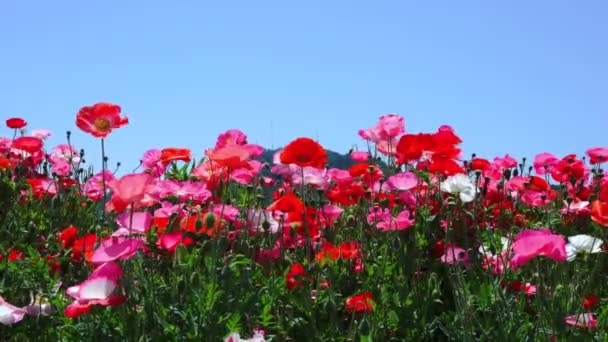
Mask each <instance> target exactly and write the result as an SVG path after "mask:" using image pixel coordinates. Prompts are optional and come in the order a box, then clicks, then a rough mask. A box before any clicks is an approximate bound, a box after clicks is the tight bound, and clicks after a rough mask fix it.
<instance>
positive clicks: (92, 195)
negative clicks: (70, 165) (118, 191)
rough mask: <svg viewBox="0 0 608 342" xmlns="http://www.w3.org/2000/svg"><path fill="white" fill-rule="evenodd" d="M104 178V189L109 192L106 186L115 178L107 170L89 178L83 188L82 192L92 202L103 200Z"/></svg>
mask: <svg viewBox="0 0 608 342" xmlns="http://www.w3.org/2000/svg"><path fill="white" fill-rule="evenodd" d="M104 177H105V182H106V187H107V189H108V190H109V189H110V188H109V187H108V184H109V183H110V182H114V181H115V180H116V178H114V175H113V174H112V172H110V171H109V170H104V171H103V172H100V173H98V174H96V175H95V176H93V177H91V178H90V179H89V180H88V181H87V182H86V184H85V186H84V192H85V193H86V194H87V197H88V198H89V199H90V200H92V201H100V200H101V199H102V198H103V179H104Z"/></svg>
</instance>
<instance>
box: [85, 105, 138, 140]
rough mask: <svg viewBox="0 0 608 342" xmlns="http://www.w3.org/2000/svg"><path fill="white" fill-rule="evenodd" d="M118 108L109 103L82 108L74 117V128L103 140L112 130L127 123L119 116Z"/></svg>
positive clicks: (127, 120)
mask: <svg viewBox="0 0 608 342" xmlns="http://www.w3.org/2000/svg"><path fill="white" fill-rule="evenodd" d="M120 111H121V109H120V106H118V105H115V104H111V103H96V104H94V105H93V106H86V107H82V108H81V109H80V111H79V112H78V114H77V115H76V126H78V128H80V129H81V130H83V131H85V132H87V133H90V134H92V135H93V136H94V137H97V138H105V137H107V136H108V134H110V133H111V132H112V130H113V129H115V128H119V127H122V126H124V125H126V124H128V123H129V119H128V118H126V117H121V116H120Z"/></svg>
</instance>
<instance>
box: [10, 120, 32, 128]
mask: <svg viewBox="0 0 608 342" xmlns="http://www.w3.org/2000/svg"><path fill="white" fill-rule="evenodd" d="M25 126H27V122H26V121H25V120H23V119H22V118H10V119H8V120H6V127H8V128H13V129H19V128H23V127H25Z"/></svg>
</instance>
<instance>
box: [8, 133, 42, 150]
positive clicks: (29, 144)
mask: <svg viewBox="0 0 608 342" xmlns="http://www.w3.org/2000/svg"><path fill="white" fill-rule="evenodd" d="M42 145H43V143H42V140H40V139H38V138H34V137H19V138H17V139H15V140H13V145H12V147H13V148H16V149H18V150H22V151H25V152H28V153H36V152H38V151H40V149H41V148H42Z"/></svg>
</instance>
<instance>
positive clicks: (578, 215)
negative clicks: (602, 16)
mask: <svg viewBox="0 0 608 342" xmlns="http://www.w3.org/2000/svg"><path fill="white" fill-rule="evenodd" d="M128 122H129V120H128V119H127V118H126V117H122V116H121V108H120V107H119V106H117V105H114V104H109V103H98V104H95V105H92V106H87V107H84V108H82V109H81V110H80V111H79V112H78V114H77V119H76V125H77V126H78V127H79V128H80V129H82V130H83V131H84V132H87V133H90V134H91V135H93V136H94V137H97V138H101V139H105V138H107V137H108V136H109V134H110V133H111V132H112V131H113V130H114V129H118V128H120V127H123V126H125V125H126V124H128ZM6 124H7V126H8V127H9V128H11V129H14V130H15V136H14V137H13V138H12V139H11V138H0V169H3V170H12V169H15V168H16V167H17V166H23V167H26V168H28V170H29V171H28V172H27V173H25V175H26V177H27V182H28V184H29V185H30V187H31V189H30V191H25V192H23V194H22V195H23V200H28V198H30V197H31V200H35V199H40V198H46V197H53V196H56V195H58V194H59V193H61V192H62V191H71V190H70V189H77V190H78V192H79V194H80V196H82V198H83V201H89V202H95V203H102V204H103V205H104V206H105V207H104V210H105V212H106V213H107V214H109V215H113V216H114V217H116V220H115V223H116V224H115V227H116V229H115V230H113V231H111V232H109V236H107V237H103V238H102V235H101V234H98V232H97V233H90V232H89V233H84V231H85V229H83V230H80V229H79V228H78V227H75V226H73V225H72V226H69V227H57V232H56V235H57V239H58V241H60V244H61V247H62V248H63V249H64V250H68V251H71V254H70V255H71V257H72V259H73V262H76V263H79V262H84V263H87V264H89V265H90V267H91V270H92V271H91V273H90V275H89V277H88V278H87V279H86V280H84V281H83V282H82V283H80V284H78V285H72V286H71V287H69V288H67V290H66V291H65V293H66V294H67V295H68V296H69V297H71V298H73V299H74V301H73V302H72V303H71V304H69V305H67V306H66V308H65V311H64V313H65V315H66V316H68V317H71V318H77V317H79V316H80V315H82V314H86V313H89V312H90V310H91V308H92V307H93V306H96V305H101V306H118V305H121V304H123V303H124V302H125V301H126V300H127V298H126V294H124V293H117V292H120V291H118V290H117V289H119V283H120V281H121V278H122V275H123V271H122V269H121V267H120V264H119V261H121V260H129V259H131V258H133V257H134V256H136V255H138V253H142V254H144V255H146V256H150V257H158V256H159V255H160V256H168V257H171V256H172V255H173V254H174V252H175V251H176V248H177V247H178V246H179V245H182V246H185V247H188V246H196V244H197V243H196V240H195V239H193V238H192V235H206V236H207V237H209V238H211V239H214V238H218V236H227V237H228V239H229V240H230V241H235V240H237V239H239V237H240V236H241V235H245V234H246V235H247V236H259V235H273V236H276V239H275V240H274V241H275V244H274V245H273V246H270V247H266V248H262V247H259V248H258V249H257V250H256V252H255V261H256V262H258V263H261V264H266V263H272V262H273V261H277V260H280V259H282V258H283V257H284V255H285V254H284V253H285V251H290V250H291V251H293V250H297V249H304V248H306V249H312V250H313V251H314V253H312V254H311V255H309V258H308V259H306V260H300V262H294V263H293V264H292V265H291V266H290V267H289V268H288V269H287V270H285V271H286V273H285V284H286V287H287V289H288V290H289V291H298V290H300V289H301V288H303V287H304V285H305V284H306V283H307V282H311V281H312V279H313V277H311V276H310V275H309V274H308V273H309V268H308V267H307V265H310V264H311V263H315V264H316V265H318V266H319V267H324V266H326V265H328V264H330V263H332V262H337V261H338V260H341V261H343V262H345V263H347V264H348V265H349V267H350V268H351V270H352V272H353V273H355V274H360V273H361V272H362V271H363V270H365V267H366V265H365V254H366V250H364V248H363V244H362V243H361V241H356V240H353V239H348V240H343V241H336V240H333V239H330V238H328V234H326V232H327V231H328V230H329V229H332V228H336V225H337V224H338V222H344V221H346V220H348V219H349V218H347V217H345V216H347V215H346V214H345V213H347V214H348V215H350V216H351V218H350V220H354V221H356V222H363V223H364V227H365V228H364V229H368V230H372V231H376V232H382V233H387V234H388V233H390V232H402V231H407V230H409V229H412V227H415V226H416V225H424V224H425V222H421V220H420V212H421V211H423V210H424V211H425V212H428V213H430V215H432V218H431V219H429V220H427V221H428V222H430V221H431V220H437V222H438V225H439V226H440V227H441V230H440V231H439V232H438V233H437V234H436V235H435V237H436V239H437V240H436V241H434V242H433V245H432V255H433V259H432V261H433V262H437V263H442V264H444V265H445V267H462V268H469V267H475V266H479V267H483V268H485V269H486V270H487V272H490V273H491V274H493V275H495V276H499V275H501V274H504V273H505V272H508V271H511V272H516V271H517V270H519V269H521V268H524V267H526V265H527V264H528V263H529V262H530V261H531V260H533V259H535V258H538V257H546V258H549V259H552V260H554V261H555V262H568V261H572V260H574V259H576V257H577V255H579V254H581V253H600V252H603V241H602V239H601V238H600V237H597V236H592V235H586V234H576V235H571V236H565V235H562V234H560V233H557V232H555V229H554V227H548V226H545V227H542V228H538V227H533V225H532V223H536V222H538V220H536V216H534V215H535V214H530V213H536V211H535V210H534V209H538V208H541V209H543V208H544V209H547V210H548V209H549V208H554V207H556V204H557V205H559V214H560V216H561V219H562V222H564V223H568V222H573V221H577V222H584V223H585V224H586V225H596V226H597V227H607V226H608V175H607V174H605V173H603V171H602V169H601V166H602V164H603V163H606V162H608V148H605V147H595V148H591V149H589V150H587V151H586V154H587V156H588V160H585V159H584V158H579V157H578V156H576V155H567V156H564V157H562V158H559V157H557V156H554V155H552V154H550V153H541V154H538V155H536V156H535V158H534V160H533V163H532V165H529V166H528V165H525V161H521V162H520V161H517V160H516V159H514V158H512V157H511V156H509V155H505V156H504V157H497V158H494V159H493V160H488V159H483V158H479V157H476V156H474V157H472V158H470V159H465V158H463V157H462V152H461V150H460V148H459V144H460V143H461V142H462V140H461V139H460V137H458V136H457V135H456V133H455V130H454V129H453V128H452V127H450V126H447V125H444V126H441V127H439V128H438V129H437V131H436V132H433V133H417V134H410V133H406V130H405V120H404V118H403V117H401V116H398V115H395V114H389V115H384V116H381V117H380V119H379V121H378V122H377V123H376V124H375V125H374V126H372V127H370V128H367V129H362V130H360V131H359V136H360V137H361V138H362V139H364V140H366V141H368V142H369V143H370V146H372V147H373V149H371V150H369V151H352V152H351V154H350V156H351V158H352V160H353V166H352V167H350V168H348V169H338V168H328V165H327V163H328V156H327V152H326V150H325V149H324V148H323V147H322V146H321V145H320V144H319V143H318V142H316V141H314V140H312V139H309V138H305V137H302V138H297V139H295V140H293V141H292V142H290V143H289V144H288V145H286V146H285V147H284V148H283V149H282V150H280V151H279V152H277V153H276V155H275V156H274V160H273V165H265V164H264V163H263V162H262V161H260V158H259V157H261V156H262V154H263V152H264V148H263V147H262V146H259V145H255V144H250V143H248V141H247V136H246V135H245V134H244V133H243V132H241V131H239V130H236V129H232V130H228V131H226V132H224V133H222V134H220V135H219V137H218V139H217V142H216V144H215V146H214V147H212V148H210V149H207V150H206V151H205V152H204V155H205V157H206V158H205V159H204V160H203V161H202V162H201V163H199V164H194V165H192V166H193V167H192V171H191V173H189V174H188V175H187V177H184V178H183V179H178V178H177V177H169V176H168V175H169V173H168V171H169V166H170V165H172V164H175V163H186V164H190V163H191V162H192V160H193V157H192V152H191V150H190V149H188V148H178V147H166V148H162V149H151V150H149V151H147V152H146V153H145V154H144V155H143V157H142V167H143V170H142V171H141V172H138V173H131V174H126V175H123V176H122V177H116V176H115V175H114V174H112V173H111V172H109V171H108V170H101V172H99V173H97V174H95V175H93V176H92V177H90V178H89V179H87V180H86V181H84V182H81V181H79V179H78V177H77V173H76V172H75V171H76V170H77V168H78V167H79V163H80V162H81V160H80V159H81V156H80V154H79V152H78V151H77V150H76V149H75V148H74V147H72V146H71V145H69V144H65V145H59V146H56V147H54V148H53V149H51V151H50V153H48V154H47V153H46V152H45V150H44V140H45V139H46V137H48V136H49V134H50V132H48V131H34V132H32V133H31V135H25V127H26V125H27V123H26V122H25V121H24V120H22V119H19V118H12V119H9V120H7V121H6ZM19 132H21V134H19ZM18 135H19V136H18ZM377 157H380V158H377ZM379 159H382V160H384V161H386V163H388V165H385V164H384V163H378V162H377V160H379ZM43 162H45V163H48V164H49V165H50V167H51V169H52V174H53V176H52V177H49V176H48V173H42V172H40V170H41V168H42V166H41V165H42V163H43ZM265 169H269V170H270V172H271V174H272V176H271V175H269V174H267V173H264V172H263V171H264V170H265ZM278 180H280V181H278ZM228 184H237V185H241V186H244V187H248V186H251V187H259V188H262V189H264V188H267V189H269V191H270V192H271V194H272V195H271V196H272V198H271V199H270V204H269V205H265V206H263V207H255V208H251V207H247V208H239V207H237V206H235V205H233V204H228V203H225V201H224V198H223V197H222V194H224V192H223V191H222V189H223V188H224V187H226V186H227V185H228ZM306 189H309V190H310V189H312V190H314V193H315V194H317V195H318V196H319V198H315V199H314V200H313V199H311V198H307V197H306V196H305V194H306V193H307V192H306V191H305V190H306ZM28 196H29V197H28ZM106 199H108V200H106ZM362 203H366V206H367V207H366V208H365V210H364V214H363V215H362V214H361V211H360V210H359V211H358V210H357V209H358V208H359V207H360V206H361V205H362ZM446 210H449V211H451V215H449V216H450V217H452V218H451V219H448V217H447V216H446V215H441V213H445V212H446ZM354 213H358V214H357V215H358V216H356V217H352V215H354ZM467 213H474V215H473V216H474V217H473V218H472V217H471V216H472V215H467ZM456 218H457V219H459V220H462V221H464V222H468V223H470V225H471V226H473V221H474V224H475V227H477V228H483V229H487V230H499V231H503V232H504V234H503V235H504V236H503V237H502V240H501V242H500V244H498V246H496V245H494V246H487V245H484V244H483V243H482V242H481V241H480V239H476V238H475V236H474V234H475V231H469V232H464V233H463V232H460V233H461V234H473V236H472V239H471V240H470V241H473V242H471V243H470V244H469V245H466V246H461V245H459V244H460V243H462V240H461V239H453V240H451V241H448V232H449V231H450V230H455V229H456V228H455V227H454V226H453V224H452V223H453V221H454V220H456ZM80 228H83V227H80ZM152 229H153V231H154V235H155V247H156V248H154V249H152V248H150V246H149V241H148V240H147V239H148V238H149V237H150V236H151V234H150V231H151V230H152ZM86 231H88V230H86ZM16 253H17V254H16ZM18 253H19V251H15V250H13V251H10V253H7V257H8V261H9V262H10V261H11V260H15V259H16V258H19V255H18ZM473 253H476V254H475V255H474V254H473ZM0 258H2V255H0ZM475 263H478V264H475ZM321 282H322V285H323V286H322V287H330V286H333V284H331V283H329V282H328V281H327V280H323V279H321ZM503 285H504V286H507V287H509V288H510V289H511V290H514V291H518V292H525V293H526V294H528V295H531V296H533V295H535V294H536V286H535V285H534V284H530V283H527V282H525V281H523V280H522V281H518V282H511V283H505V284H503ZM586 298H587V300H586V304H585V306H584V307H585V308H586V309H590V308H592V307H593V306H594V305H595V304H594V303H595V302H594V303H591V301H592V300H591V299H589V298H595V297H593V295H588V296H587V297H586ZM343 305H344V311H345V312H346V313H347V314H353V315H359V314H364V313H366V312H372V311H374V309H375V306H376V303H375V301H374V295H373V289H365V288H364V289H359V290H357V291H355V292H352V291H351V293H345V299H344V303H343ZM27 313H28V310H27V308H17V307H15V306H13V305H11V304H9V303H8V302H6V301H5V300H4V299H2V298H1V297H0V323H3V324H14V323H16V322H18V321H19V320H21V319H23V317H24V315H25V314H27ZM564 320H565V322H567V323H568V324H572V325H577V326H585V327H594V326H595V324H596V321H595V318H594V313H592V312H589V313H586V314H584V315H580V316H569V317H564ZM229 338H230V339H231V340H238V339H239V337H238V335H237V336H235V335H232V336H231V337H229ZM255 338H258V340H263V337H262V336H261V335H260V334H258V336H257V337H255Z"/></svg>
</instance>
